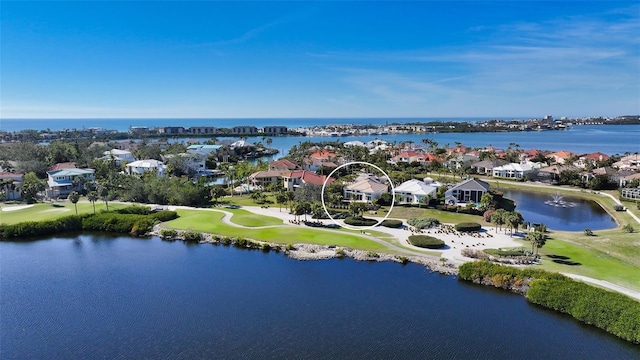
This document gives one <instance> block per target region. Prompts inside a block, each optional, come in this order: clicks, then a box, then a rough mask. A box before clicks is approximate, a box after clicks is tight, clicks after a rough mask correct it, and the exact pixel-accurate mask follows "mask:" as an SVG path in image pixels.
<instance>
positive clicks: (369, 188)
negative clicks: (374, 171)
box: [342, 178, 389, 202]
mask: <svg viewBox="0 0 640 360" xmlns="http://www.w3.org/2000/svg"><path fill="white" fill-rule="evenodd" d="M342 191H343V197H344V198H345V199H349V200H351V201H360V202H371V201H373V200H374V199H379V198H380V196H382V194H384V193H387V192H389V186H388V185H387V184H383V183H382V182H380V181H378V180H375V179H374V178H366V179H362V180H360V181H356V182H354V183H353V184H349V185H346V186H345V187H344V188H343V190H342Z"/></svg>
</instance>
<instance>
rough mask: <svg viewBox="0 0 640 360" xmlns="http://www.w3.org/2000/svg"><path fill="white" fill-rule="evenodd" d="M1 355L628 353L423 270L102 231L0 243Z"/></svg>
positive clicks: (560, 319)
mask: <svg viewBox="0 0 640 360" xmlns="http://www.w3.org/2000/svg"><path fill="white" fill-rule="evenodd" d="M0 254H2V262H0V268H1V271H0V294H2V296H0V319H2V326H0V338H2V346H1V347H0V358H2V359H534V358H535V359H638V358H640V347H638V346H637V345H633V344H631V343H628V342H625V341H623V340H620V339H618V338H616V337H614V336H612V335H609V334H607V333H606V332H604V331H602V330H599V329H596V328H594V327H591V326H588V325H585V324H582V323H580V322H578V321H576V320H574V319H573V318H571V317H570V316H567V315H564V314H560V313H556V312H554V311H550V310H546V309H543V308H540V307H538V306H535V305H531V304H529V303H528V302H527V301H526V300H525V298H524V297H522V296H520V295H515V294H511V293H508V292H506V291H503V290H496V289H493V288H490V287H483V286H478V285H472V284H469V283H467V282H460V281H457V280H456V278H455V277H452V276H444V275H440V274H437V273H431V272H430V271H428V270H427V269H425V268H424V267H421V266H418V265H415V264H409V265H407V266H402V265H400V264H398V263H391V262H386V263H375V262H357V261H354V260H350V259H345V260H338V259H332V260H326V261H309V262H303V261H296V260H291V259H289V258H287V257H285V256H284V255H283V254H276V253H273V252H272V253H263V252H261V251H251V250H238V249H235V248H226V247H223V246H213V245H204V244H203V245H187V244H184V243H182V242H163V241H161V240H160V239H158V238H150V239H136V238H129V237H110V236H105V235H69V237H60V236H58V237H55V238H51V239H46V240H39V241H32V242H0Z"/></svg>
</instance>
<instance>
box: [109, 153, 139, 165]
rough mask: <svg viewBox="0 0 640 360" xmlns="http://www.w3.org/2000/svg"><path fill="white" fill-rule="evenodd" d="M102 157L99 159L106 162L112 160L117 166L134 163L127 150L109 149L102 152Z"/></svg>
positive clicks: (134, 159) (131, 155)
mask: <svg viewBox="0 0 640 360" xmlns="http://www.w3.org/2000/svg"><path fill="white" fill-rule="evenodd" d="M102 155H104V156H102V157H101V159H102V160H106V161H110V160H113V161H115V162H116V165H118V166H120V165H122V164H124V163H129V162H133V161H136V158H135V157H133V154H131V151H128V150H120V149H111V150H107V151H105V152H103V153H102Z"/></svg>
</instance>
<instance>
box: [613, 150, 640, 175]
mask: <svg viewBox="0 0 640 360" xmlns="http://www.w3.org/2000/svg"><path fill="white" fill-rule="evenodd" d="M613 166H615V167H617V168H618V169H630V170H636V171H639V170H640V155H639V154H638V153H635V154H631V155H626V156H623V157H622V158H620V160H619V161H617V162H615V163H613Z"/></svg>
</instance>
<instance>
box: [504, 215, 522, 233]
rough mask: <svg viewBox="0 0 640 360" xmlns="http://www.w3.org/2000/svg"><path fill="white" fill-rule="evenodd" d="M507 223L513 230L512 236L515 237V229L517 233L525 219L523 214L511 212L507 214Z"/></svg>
mask: <svg viewBox="0 0 640 360" xmlns="http://www.w3.org/2000/svg"><path fill="white" fill-rule="evenodd" d="M506 221H507V223H508V224H509V227H510V228H511V234H510V236H513V229H514V228H515V229H516V232H517V231H518V226H520V224H522V223H523V222H524V218H523V217H522V214H520V213H519V212H517V211H511V212H508V213H507V216H506Z"/></svg>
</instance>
